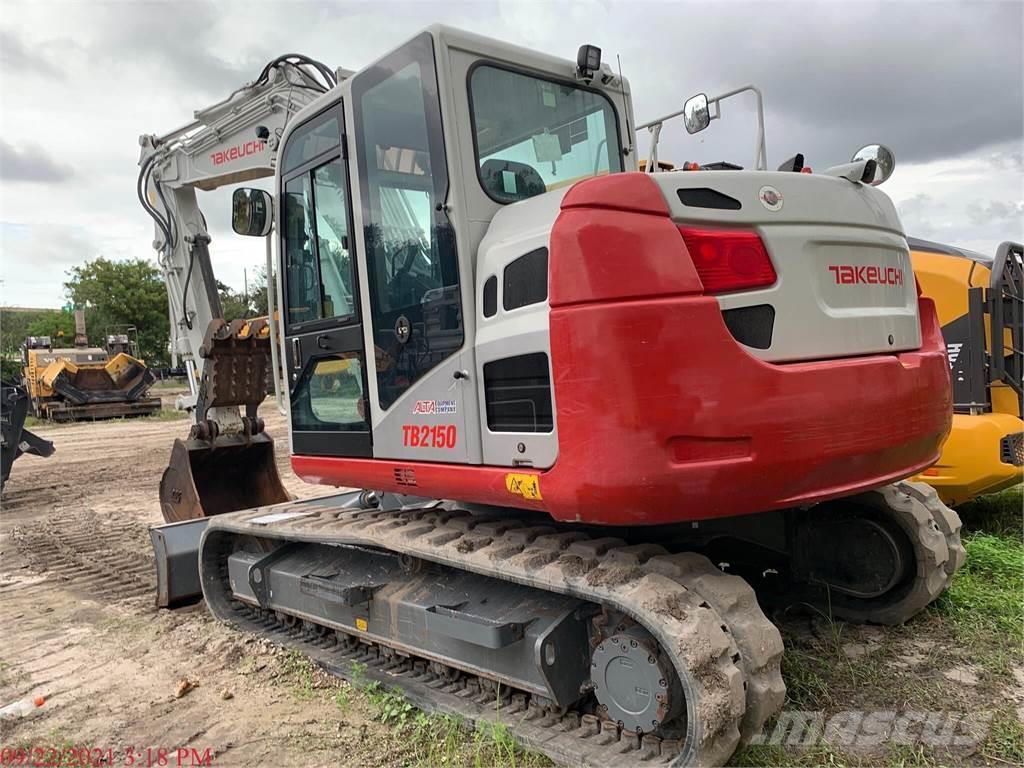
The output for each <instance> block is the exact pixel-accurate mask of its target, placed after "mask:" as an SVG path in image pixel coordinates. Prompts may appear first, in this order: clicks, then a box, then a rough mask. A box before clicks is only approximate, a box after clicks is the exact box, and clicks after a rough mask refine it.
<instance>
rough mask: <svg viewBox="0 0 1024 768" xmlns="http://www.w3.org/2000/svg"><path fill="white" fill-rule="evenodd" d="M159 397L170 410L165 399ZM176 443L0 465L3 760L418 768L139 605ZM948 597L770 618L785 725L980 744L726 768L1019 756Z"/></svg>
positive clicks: (781, 753) (118, 442)
mask: <svg viewBox="0 0 1024 768" xmlns="http://www.w3.org/2000/svg"><path fill="white" fill-rule="evenodd" d="M161 395H162V396H163V397H164V398H165V400H167V401H168V402H169V401H170V400H172V399H173V396H174V393H173V392H169V391H167V390H163V391H161ZM261 413H262V415H263V416H264V418H265V419H266V420H267V424H268V431H269V432H270V434H271V435H272V436H273V437H274V438H275V440H276V441H277V450H278V454H277V462H278V468H279V470H280V473H281V476H282V478H283V479H284V483H285V486H286V487H287V488H288V490H289V491H290V492H291V493H293V494H294V495H296V496H299V497H308V496H313V495H320V494H323V493H327V492H329V491H330V490H331V489H329V488H325V487H321V486H310V485H305V484H304V483H302V482H301V481H300V480H299V479H298V478H296V477H295V475H294V474H293V473H292V472H291V469H290V466H289V464H288V457H287V429H286V425H285V423H284V420H283V419H282V417H280V416H279V415H278V414H277V412H276V411H275V410H274V408H273V407H272V404H271V403H270V402H268V403H267V404H266V405H265V406H264V407H263V408H262V409H261ZM187 428H188V422H187V421H186V420H158V419H145V420H135V421H117V422H108V423H96V424H76V425H69V426H61V427H54V428H48V427H43V428H36V429H37V431H38V432H40V433H41V434H42V435H44V436H45V437H46V438H48V439H51V440H53V441H54V443H55V444H56V448H57V453H56V455H55V456H54V457H52V458H51V459H48V460H43V459H39V458H36V457H31V456H29V457H23V458H21V459H19V460H18V462H17V463H16V464H15V465H14V469H13V472H12V475H11V479H10V481H9V483H8V486H7V487H6V488H5V490H4V495H3V498H2V504H0V511H2V515H0V627H2V628H3V629H2V632H3V634H2V640H0V706H3V705H4V704H7V703H9V702H12V701H17V700H20V699H23V698H25V697H35V696H44V697H45V698H46V703H45V705H44V706H43V707H42V708H40V709H37V710H35V711H34V712H33V714H32V715H30V716H29V717H27V718H25V719H23V720H20V721H17V722H15V723H13V724H12V723H0V746H11V747H35V748H41V749H42V750H43V751H42V752H37V753H36V755H37V757H38V758H39V759H40V760H41V763H40V764H47V762H49V763H50V764H53V756H54V755H55V754H56V753H53V752H50V751H49V750H50V748H53V749H56V750H62V749H63V748H65V747H68V746H75V747H87V748H90V749H92V750H94V752H93V755H92V758H91V759H92V761H93V763H94V764H95V762H96V756H97V755H98V754H101V755H104V756H106V757H107V758H108V759H109V762H111V763H112V764H114V765H147V766H149V765H162V766H167V765H171V766H180V765H193V764H199V763H200V762H201V761H202V759H203V758H204V756H205V757H207V758H212V763H213V765H218V766H234V765H275V766H291V765H403V764H410V763H417V762H421V763H422V762H423V760H422V758H420V757H418V756H417V752H416V750H417V745H416V743H415V742H414V740H413V739H411V738H410V737H409V732H408V730H403V728H402V727H396V725H395V723H382V722H381V719H382V718H381V712H380V711H379V709H375V708H374V706H373V704H372V703H371V701H370V700H369V699H368V698H367V697H366V696H363V695H361V694H360V693H359V692H358V691H354V690H351V689H349V688H348V687H347V684H344V683H340V682H338V681H336V680H333V679H330V678H328V677H327V676H326V675H324V674H322V673H321V672H319V671H318V670H314V669H312V668H311V667H310V666H309V665H307V664H305V663H304V662H303V661H302V660H301V659H299V658H297V657H296V656H295V655H293V654H289V653H287V652H284V651H282V650H280V649H276V648H273V647H271V646H269V645H267V644H266V643H265V642H264V641H262V640H259V639H256V638H250V637H247V636H244V635H241V634H239V633H236V632H233V631H230V630H228V629H226V628H225V627H223V626H221V625H219V624H217V623H216V622H214V621H213V620H212V619H210V618H209V617H208V616H207V614H206V612H205V609H204V608H203V607H202V605H200V606H196V607H192V608H188V609H183V610H179V611H175V612H169V611H159V610H157V609H156V608H155V607H154V606H153V592H154V576H153V567H152V556H151V554H150V545H149V537H148V533H147V527H148V526H149V525H152V524H155V523H159V522H161V518H160V511H159V503H158V496H157V489H158V484H159V481H160V475H161V472H162V470H163V468H164V466H165V463H166V461H167V457H168V455H169V452H170V446H171V443H172V441H173V439H174V438H175V437H183V436H184V435H185V433H186V432H187ZM1014 498H1015V499H1016V500H1015V501H1014V502H1013V503H1014V504H1016V505H1017V506H1018V507H1019V504H1020V502H1019V497H1014ZM1014 530H1016V529H1014ZM964 583H966V582H964ZM968 598H969V596H968ZM965 599H967V598H963V597H957V596H956V595H953V596H952V597H950V598H949V599H946V598H944V601H945V603H944V604H943V605H940V606H938V607H937V608H935V609H930V610H929V611H928V612H926V613H925V614H924V615H922V616H921V617H919V618H918V619H915V620H914V621H913V622H911V623H910V624H908V625H907V626H905V627H901V628H896V629H886V630H883V629H879V628H870V627H867V628H857V627H845V626H843V625H839V624H833V623H831V622H820V621H818V622H815V621H811V622H808V620H807V619H806V618H790V617H787V616H776V617H775V619H776V620H777V621H778V622H779V623H780V625H781V626H782V629H783V635H784V638H785V640H786V644H787V653H786V659H785V661H784V666H783V672H784V675H785V677H786V682H787V686H788V689H789V700H788V702H787V705H786V708H787V709H789V710H801V711H806V710H822V711H824V712H825V714H826V716H831V715H833V714H834V713H836V712H843V711H846V710H850V709H857V710H875V709H880V710H893V709H896V710H915V709H920V710H927V711H932V710H952V711H955V712H968V713H969V712H988V713H992V712H996V715H995V718H994V720H992V721H991V722H990V725H991V726H992V728H991V729H990V730H991V733H990V735H989V736H988V737H987V739H983V740H982V743H981V744H980V745H977V746H974V747H970V748H968V749H965V750H958V752H957V753H956V754H955V755H952V754H946V753H944V752H943V751H941V750H938V751H936V750H930V749H929V750H924V751H920V750H918V749H916V748H914V747H909V748H906V749H903V748H900V749H897V750H893V749H888V750H886V749H884V748H883V749H882V750H881V751H878V750H875V751H873V752H872V753H870V754H867V755H863V754H861V755H851V754H849V753H848V752H846V753H844V752H843V751H834V750H828V751H826V752H810V753H808V752H806V751H804V752H799V753H796V754H794V753H793V752H792V750H788V749H780V748H779V747H778V746H762V747H753V748H748V750H747V751H745V752H742V753H740V754H738V755H737V756H736V757H735V758H734V764H744V765H752V764H758V765H766V764H799V765H813V764H821V763H829V764H833V765H844V764H845V765H878V764H889V765H934V764H948V763H954V764H960V765H966V764H976V763H982V764H988V765H1002V764H1016V763H1017V762H1018V760H1017V759H1016V758H1017V756H1018V755H1022V754H1024V747H1018V746H1017V745H1018V743H1019V742H1021V740H1022V739H1021V734H1022V733H1024V731H1022V729H1021V726H1020V723H1021V722H1022V721H1024V666H1022V664H1021V646H1020V644H1019V641H1018V640H1016V639H1015V637H1013V636H1009V637H1004V635H1006V632H1005V631H1002V630H999V629H998V627H995V626H993V627H992V628H991V631H989V628H988V627H986V626H984V622H980V623H979V622H975V623H976V624H978V626H977V627H975V628H974V629H973V630H972V631H974V634H964V632H963V631H961V629H960V624H958V623H957V620H956V616H957V611H960V610H961V605H967V608H965V609H963V610H964V611H965V612H967V613H971V612H974V613H976V609H975V608H974V607H973V605H971V604H969V600H968V602H966V603H965ZM970 599H973V598H970ZM957 601H960V602H957ZM972 615H973V614H972ZM971 626H973V625H971ZM969 628H970V627H969ZM1011 629H1012V627H1011ZM979 633H980V634H979ZM978 638H980V639H978ZM185 681H187V682H185ZM192 685H194V687H191V688H190V689H189V690H187V691H183V690H182V689H183V688H189V687H190V686H192ZM178 694H181V695H180V696H179V695H178ZM404 716H405V714H404V710H403V714H402V717H403V718H404ZM385 719H386V718H385ZM403 722H404V721H403ZM399 726H401V724H399ZM161 749H163V750H165V753H164V755H165V757H164V761H163V762H161V753H160V752H159V750H161ZM179 750H183V751H182V752H179ZM901 750H902V751H901ZM5 759H6V758H5ZM62 760H63V762H62V763H60V764H74V761H68V760H67V759H66V758H62ZM478 762H479V761H478ZM5 764H8V763H5ZM26 764H30V763H26ZM206 764H209V762H207V763H206Z"/></svg>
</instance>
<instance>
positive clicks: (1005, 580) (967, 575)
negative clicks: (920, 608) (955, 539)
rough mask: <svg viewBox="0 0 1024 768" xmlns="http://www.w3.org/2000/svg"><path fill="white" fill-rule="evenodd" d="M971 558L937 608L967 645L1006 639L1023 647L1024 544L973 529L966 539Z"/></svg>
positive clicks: (1006, 537) (1016, 540)
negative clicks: (973, 531)
mask: <svg viewBox="0 0 1024 768" xmlns="http://www.w3.org/2000/svg"><path fill="white" fill-rule="evenodd" d="M964 547H965V548H966V549H967V561H966V562H965V563H964V565H963V567H962V568H961V569H960V571H959V572H958V573H957V574H956V576H955V577H954V578H953V582H952V584H951V585H950V587H949V590H948V591H947V592H946V593H945V594H944V595H943V596H942V597H941V598H940V599H939V600H938V601H937V602H936V604H935V608H934V610H936V611H938V612H939V613H940V614H942V615H943V616H946V617H947V618H948V619H949V620H950V621H951V622H952V624H953V628H954V632H955V634H956V636H957V639H959V640H960V641H961V642H962V643H964V644H973V645H975V646H978V645H981V644H988V643H991V642H993V641H995V642H996V644H997V645H1005V637H1009V638H1011V639H1012V640H1013V641H1014V642H1015V643H1016V644H1017V645H1018V647H1020V646H1021V645H1024V601H1022V600H1021V595H1022V594H1024V544H1022V543H1021V540H1020V539H1019V538H1011V537H1009V536H1001V535H996V534H991V533H982V532H975V533H971V534H969V535H968V536H967V537H965V538H964Z"/></svg>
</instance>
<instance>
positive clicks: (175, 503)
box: [160, 433, 291, 523]
mask: <svg viewBox="0 0 1024 768" xmlns="http://www.w3.org/2000/svg"><path fill="white" fill-rule="evenodd" d="M290 498H291V497H290V496H289V495H288V492H287V491H286V490H285V489H284V485H282V483H281V476H280V475H278V473H277V465H276V464H275V463H274V441H273V440H272V439H271V438H270V437H269V436H268V435H267V434H265V433H259V434H256V435H253V436H251V437H248V438H246V437H244V436H241V435H237V436H236V435H221V436H219V437H217V438H216V439H215V440H213V441H209V440H197V439H193V438H189V439H188V440H175V441H174V447H173V448H172V449H171V460H170V463H169V464H168V466H167V469H165V470H164V474H163V477H162V478H161V479H160V509H161V511H162V512H163V516H164V520H165V521H166V522H168V523H175V522H179V521H181V520H194V519H196V518H200V517H211V516H213V515H222V514H224V513H225V512H236V511H238V510H240V509H251V508H252V507H264V506H269V505H271V504H280V503H282V502H285V501H289V500H290Z"/></svg>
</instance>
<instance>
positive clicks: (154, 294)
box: [64, 256, 170, 366]
mask: <svg viewBox="0 0 1024 768" xmlns="http://www.w3.org/2000/svg"><path fill="white" fill-rule="evenodd" d="M64 290H65V292H66V293H67V296H68V298H69V299H70V300H71V303H72V304H74V305H75V306H78V307H85V308H86V325H87V327H88V331H89V335H90V342H91V343H93V344H100V345H102V335H103V334H104V333H105V332H106V331H107V330H111V331H112V330H113V328H114V326H116V325H134V326H135V327H136V328H137V329H138V331H139V353H140V354H141V356H142V357H143V358H144V359H145V360H146V362H147V363H148V364H149V365H150V366H154V365H166V364H167V362H168V358H169V354H168V351H167V345H168V341H169V339H170V326H169V324H168V320H167V293H166V291H165V289H164V281H163V277H162V276H161V275H160V272H159V270H158V269H157V268H156V267H155V266H154V265H153V264H152V263H151V262H149V261H146V260H145V259H132V260H130V261H111V260H110V259H107V258H104V257H103V256H100V257H98V258H96V259H93V260H92V261H87V262H85V264H83V265H82V266H80V267H73V268H72V269H71V270H70V271H69V272H68V281H67V282H66V283H64ZM73 328H74V326H73V325H72V337H73V336H74V332H73Z"/></svg>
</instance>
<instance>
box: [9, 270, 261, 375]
mask: <svg viewBox="0 0 1024 768" xmlns="http://www.w3.org/2000/svg"><path fill="white" fill-rule="evenodd" d="M217 288H218V290H219V292H220V298H221V308H222V310H223V312H224V317H225V319H227V320H234V319H237V318H243V317H259V316H260V315H265V314H266V313H267V280H266V271H265V270H263V269H260V270H257V274H256V276H255V279H254V280H253V286H252V287H251V289H250V290H249V292H248V294H245V293H244V292H242V291H234V290H232V289H231V288H230V287H229V286H227V285H225V284H223V283H221V282H219V281H218V283H217ZM64 294H65V296H66V298H67V302H68V303H67V304H66V305H65V307H64V308H63V309H40V310H32V311H24V310H19V311H16V312H15V311H10V310H0V356H2V360H3V374H4V378H9V377H11V376H12V375H13V374H16V373H20V365H21V363H20V361H21V346H22V344H23V343H24V342H25V338H26V337H27V336H49V337H51V339H52V343H53V346H54V347H62V346H67V347H70V346H72V345H73V344H74V339H75V318H74V311H73V310H74V308H83V309H85V324H86V330H87V332H88V336H89V343H90V345H91V346H103V344H104V343H105V341H106V336H107V334H108V333H115V332H123V329H124V327H125V326H135V328H136V329H137V330H138V342H139V355H140V357H142V359H143V360H145V361H146V364H147V365H149V366H150V367H153V368H156V367H165V366H168V365H170V351H169V349H168V346H169V343H170V322H169V319H168V312H167V292H166V290H165V288H164V280H163V275H161V273H160V270H159V269H157V267H156V266H155V265H154V264H153V263H152V262H150V261H147V260H146V259H132V260H129V261H112V260H110V259H107V258H104V257H102V256H100V257H98V258H96V259H93V260H91V261H86V262H85V263H84V264H82V265H81V266H77V267H73V268H72V269H71V270H69V272H68V279H67V281H66V282H65V283H64Z"/></svg>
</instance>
